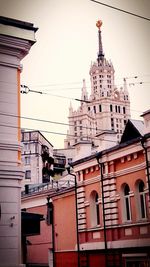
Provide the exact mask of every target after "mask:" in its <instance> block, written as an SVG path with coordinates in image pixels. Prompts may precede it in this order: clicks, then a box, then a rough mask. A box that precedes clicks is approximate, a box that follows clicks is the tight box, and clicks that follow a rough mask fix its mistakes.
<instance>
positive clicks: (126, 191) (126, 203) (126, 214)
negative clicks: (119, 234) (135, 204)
mask: <svg viewBox="0 0 150 267" xmlns="http://www.w3.org/2000/svg"><path fill="white" fill-rule="evenodd" d="M129 193H130V188H129V186H128V184H125V185H124V187H123V202H124V207H123V217H124V221H130V220H131V206H130V195H129Z"/></svg>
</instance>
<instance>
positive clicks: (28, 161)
mask: <svg viewBox="0 0 150 267" xmlns="http://www.w3.org/2000/svg"><path fill="white" fill-rule="evenodd" d="M29 164H30V157H25V165H29Z"/></svg>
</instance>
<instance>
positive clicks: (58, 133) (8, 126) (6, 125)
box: [0, 124, 117, 144]
mask: <svg viewBox="0 0 150 267" xmlns="http://www.w3.org/2000/svg"><path fill="white" fill-rule="evenodd" d="M0 126H2V127H6V128H12V129H19V130H20V127H18V126H14V125H9V124H0ZM22 130H28V131H37V132H43V133H49V134H57V135H65V136H66V135H67V136H71V137H73V138H74V139H76V138H81V136H80V135H77V136H75V135H73V134H66V133H60V132H51V131H47V130H42V129H38V130H37V129H33V128H26V127H25V128H22ZM2 134H3V133H2ZM82 137H84V138H87V139H86V141H87V140H91V139H96V140H100V141H106V142H108V141H109V142H113V143H115V144H116V143H117V142H116V141H113V140H108V139H105V140H104V139H99V138H97V137H95V136H92V137H91V136H88V135H85V136H82Z"/></svg>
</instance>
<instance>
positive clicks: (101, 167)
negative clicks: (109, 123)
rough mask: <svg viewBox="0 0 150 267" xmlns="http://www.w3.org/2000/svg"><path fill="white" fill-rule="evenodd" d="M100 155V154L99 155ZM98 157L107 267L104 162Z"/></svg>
mask: <svg viewBox="0 0 150 267" xmlns="http://www.w3.org/2000/svg"><path fill="white" fill-rule="evenodd" d="M100 157H101V156H100ZM100 157H96V159H97V162H98V164H99V167H100V175H101V177H100V179H101V188H102V209H103V224H104V248H105V262H106V265H105V267H107V265H108V264H107V263H108V257H107V252H108V248H107V233H106V221H105V202H104V181H103V178H104V176H103V168H104V163H102V162H101V161H100Z"/></svg>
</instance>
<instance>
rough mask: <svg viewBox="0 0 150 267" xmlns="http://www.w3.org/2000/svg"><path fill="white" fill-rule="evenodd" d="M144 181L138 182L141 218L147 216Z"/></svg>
mask: <svg viewBox="0 0 150 267" xmlns="http://www.w3.org/2000/svg"><path fill="white" fill-rule="evenodd" d="M144 187H145V185H144V182H143V181H139V182H138V184H137V192H138V204H139V205H138V207H139V218H140V219H144V218H146V199H145V192H144Z"/></svg>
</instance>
